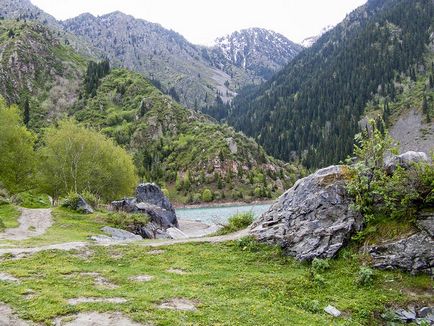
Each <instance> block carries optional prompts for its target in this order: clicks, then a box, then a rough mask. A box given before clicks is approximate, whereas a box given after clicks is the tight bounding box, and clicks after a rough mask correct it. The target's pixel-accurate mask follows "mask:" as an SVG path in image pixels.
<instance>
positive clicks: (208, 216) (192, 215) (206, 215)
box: [176, 204, 271, 224]
mask: <svg viewBox="0 0 434 326" xmlns="http://www.w3.org/2000/svg"><path fill="white" fill-rule="evenodd" d="M270 206H271V204H257V205H238V206H220V207H200V208H178V209H176V216H178V219H181V220H183V219H184V220H193V221H201V222H204V223H207V224H214V223H225V222H226V221H227V220H228V219H229V217H231V216H232V215H234V214H237V213H241V212H250V211H252V212H253V214H254V215H255V218H258V217H259V216H260V215H261V214H262V213H264V212H265V211H266V210H267V209H268V208H269V207H270Z"/></svg>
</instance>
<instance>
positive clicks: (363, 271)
mask: <svg viewBox="0 0 434 326" xmlns="http://www.w3.org/2000/svg"><path fill="white" fill-rule="evenodd" d="M373 281H374V271H373V270H372V269H371V268H369V267H360V269H359V273H358V275H357V284H359V285H361V286H365V285H370V284H372V282H373Z"/></svg>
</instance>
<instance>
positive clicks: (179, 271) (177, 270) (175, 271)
mask: <svg viewBox="0 0 434 326" xmlns="http://www.w3.org/2000/svg"><path fill="white" fill-rule="evenodd" d="M167 272H168V273H172V274H178V275H185V274H187V272H186V271H185V270H183V269H180V268H169V269H168V270H167Z"/></svg>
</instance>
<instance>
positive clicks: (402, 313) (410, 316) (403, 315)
mask: <svg viewBox="0 0 434 326" xmlns="http://www.w3.org/2000/svg"><path fill="white" fill-rule="evenodd" d="M395 314H396V315H397V316H398V318H399V319H401V320H402V321H405V322H407V321H409V322H411V321H414V320H416V313H415V312H414V311H411V310H405V309H398V310H396V312H395Z"/></svg>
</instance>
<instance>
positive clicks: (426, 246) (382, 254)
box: [367, 214, 434, 274]
mask: <svg viewBox="0 0 434 326" xmlns="http://www.w3.org/2000/svg"><path fill="white" fill-rule="evenodd" d="M416 225H417V227H418V229H419V232H417V233H414V234H412V235H410V236H408V237H405V238H402V239H399V240H395V241H388V242H385V243H382V244H378V245H375V246H371V247H369V248H367V252H368V254H369V255H370V256H371V258H372V266H373V267H376V268H381V269H401V270H405V271H408V272H410V273H412V274H416V273H420V272H425V273H428V274H433V268H434V237H433V235H434V214H428V215H424V216H423V218H422V219H420V220H418V221H417V223H416Z"/></svg>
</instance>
